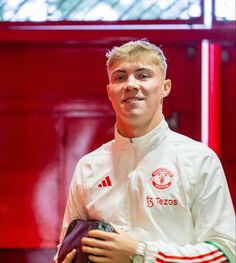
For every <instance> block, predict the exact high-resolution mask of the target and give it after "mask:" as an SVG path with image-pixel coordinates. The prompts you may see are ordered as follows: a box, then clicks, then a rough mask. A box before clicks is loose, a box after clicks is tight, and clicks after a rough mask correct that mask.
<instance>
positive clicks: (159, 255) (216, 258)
mask: <svg viewBox="0 0 236 263" xmlns="http://www.w3.org/2000/svg"><path fill="white" fill-rule="evenodd" d="M196 163H198V162H196ZM194 169H195V172H196V173H195V174H196V176H195V177H196V178H197V179H196V180H195V182H194V185H193V200H192V206H191V213H192V218H193V222H194V226H195V240H196V243H195V244H187V245H185V246H178V245H176V244H174V243H164V242H162V241H157V242H145V243H146V245H147V250H146V256H145V263H154V262H161V263H164V262H171V263H174V262H178V263H184V262H189V263H200V262H202V263H210V262H216V263H220V262H230V263H231V262H234V263H235V213H234V208H233V204H232V200H231V197H230V193H229V189H228V185H227V182H226V178H225V175H224V171H223V168H222V166H221V163H220V161H219V159H218V158H217V156H216V155H215V153H213V152H212V153H211V154H210V156H209V155H208V156H207V157H205V158H203V161H202V162H200V165H199V167H197V166H194Z"/></svg>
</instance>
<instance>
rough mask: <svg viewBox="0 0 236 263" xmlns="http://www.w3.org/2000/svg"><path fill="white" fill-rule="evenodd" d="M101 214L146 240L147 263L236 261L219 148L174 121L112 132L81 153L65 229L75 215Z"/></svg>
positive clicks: (91, 216)
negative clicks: (181, 130)
mask: <svg viewBox="0 0 236 263" xmlns="http://www.w3.org/2000/svg"><path fill="white" fill-rule="evenodd" d="M76 217H77V218H81V219H102V220H105V221H107V222H111V223H113V224H116V225H118V226H119V227H120V228H121V229H123V230H124V231H126V232H128V233H129V234H130V235H132V236H133V237H135V238H136V239H138V240H139V241H144V242H145V243H146V245H147V252H146V256H145V262H146V263H154V262H172V263H173V262H178V263H182V262H190V263H200V262H204V263H210V262H215V263H218V262H235V213H234V208H233V205H232V200H231V197H230V194H229V190H228V186H227V182H226V178H225V175H224V172H223V169H222V166H221V163H220V161H219V159H218V158H217V156H216V154H215V153H214V152H213V151H212V150H211V149H209V148H208V147H206V146H205V145H203V144H202V143H200V142H196V141H194V140H192V139H190V138H188V137H186V136H183V135H180V134H178V133H176V132H173V131H171V130H170V129H169V127H168V124H167V123H166V121H165V120H164V118H163V120H162V122H161V123H160V124H159V125H158V126H157V127H156V128H155V129H153V130H152V131H151V132H149V133H148V134H146V135H144V136H142V137H138V138H133V139H128V138H124V137H122V136H121V135H120V134H118V132H117V131H115V139H114V140H112V141H110V142H108V143H106V144H104V145H102V146H101V147H100V148H98V149H96V150H95V151H93V152H91V153H89V154H87V155H86V156H84V157H83V158H82V159H81V160H80V161H79V163H78V165H77V167H76V169H75V173H74V176H73V179H72V182H71V185H70V191H69V197H68V201H67V207H66V211H65V215H64V221H63V226H62V232H61V239H62V238H63V237H64V235H65V232H66V229H67V226H68V224H69V223H70V222H71V221H72V219H74V218H76Z"/></svg>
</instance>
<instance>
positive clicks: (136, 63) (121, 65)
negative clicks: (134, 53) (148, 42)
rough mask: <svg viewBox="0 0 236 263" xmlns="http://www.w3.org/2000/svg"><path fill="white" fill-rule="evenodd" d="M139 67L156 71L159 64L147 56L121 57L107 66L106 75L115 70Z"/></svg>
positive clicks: (137, 68) (121, 70) (122, 70)
mask: <svg viewBox="0 0 236 263" xmlns="http://www.w3.org/2000/svg"><path fill="white" fill-rule="evenodd" d="M140 69H143V70H150V71H157V69H159V66H158V65H156V64H154V63H153V62H151V61H150V59H148V58H142V59H137V58H136V59H134V58H133V59H122V60H117V61H115V62H114V63H113V65H112V66H111V67H109V68H108V75H109V76H111V75H112V74H114V73H116V72H129V71H137V70H140Z"/></svg>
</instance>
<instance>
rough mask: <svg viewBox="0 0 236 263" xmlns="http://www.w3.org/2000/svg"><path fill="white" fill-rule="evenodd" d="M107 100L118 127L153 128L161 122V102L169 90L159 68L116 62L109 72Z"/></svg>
mask: <svg viewBox="0 0 236 263" xmlns="http://www.w3.org/2000/svg"><path fill="white" fill-rule="evenodd" d="M108 76H109V81H110V83H109V85H108V86H107V90H108V97H109V99H110V101H111V103H112V106H113V108H114V110H115V112H116V116H117V125H118V127H122V126H123V125H126V126H127V125H135V126H136V127H137V126H140V127H142V126H145V127H149V130H151V129H152V128H154V127H155V126H156V125H157V124H158V123H159V122H160V121H161V119H162V102H163V98H164V97H166V96H167V95H168V94H169V92H170V89H171V82H170V80H165V77H164V73H163V71H162V70H161V69H160V67H159V66H157V65H154V64H150V63H148V62H145V61H137V60H130V61H118V62H116V63H114V64H113V66H112V67H111V68H110V69H108Z"/></svg>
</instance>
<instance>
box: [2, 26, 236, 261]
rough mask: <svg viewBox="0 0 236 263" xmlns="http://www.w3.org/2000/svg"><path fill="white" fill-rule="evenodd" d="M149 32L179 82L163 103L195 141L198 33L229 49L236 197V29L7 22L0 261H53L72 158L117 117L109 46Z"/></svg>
mask: <svg viewBox="0 0 236 263" xmlns="http://www.w3.org/2000/svg"><path fill="white" fill-rule="evenodd" d="M230 32H231V33H230ZM143 37H147V38H148V39H149V40H150V41H153V42H155V43H157V44H161V45H162V47H163V49H164V52H165V54H166V56H167V58H168V64H169V69H168V77H170V78H171V79H172V82H173V89H172V93H171V95H170V97H169V98H167V99H166V102H165V109H164V110H165V113H166V116H167V118H168V121H169V123H170V124H171V125H172V127H173V128H174V129H175V130H177V131H178V132H181V133H183V134H186V135H188V136H190V137H192V138H194V139H197V140H200V138H201V110H200V106H201V40H202V38H206V37H208V38H209V39H210V40H212V41H217V43H220V44H221V46H222V50H223V51H224V52H225V53H223V54H224V60H222V62H221V76H220V80H221V83H222V85H221V107H220V109H221V149H222V153H221V158H222V162H223V165H224V168H225V171H226V175H227V179H228V181H229V186H230V190H231V193H232V197H233V199H234V200H235V192H234V191H235V190H234V189H235V187H234V185H235V150H236V149H235V137H234V134H235V58H236V55H235V42H234V40H233V37H232V31H230V30H228V31H227V30H224V31H221V30H215V31H214V30H213V31H196V32H195V31H194V30H186V31H179V32H176V31H175V30H173V31H160V32H158V31H156V30H153V31H150V32H146V31H142V30H139V31H112V30H110V31H102V30H101V31H100V32H97V31H95V32H94V31H79V30H74V31H73V30H67V31H63V30H62V31H60V32H58V30H55V31H53V30H49V29H48V30H45V29H44V30H37V29H34V28H32V29H31V30H29V31H27V30H24V29H22V28H19V29H17V30H16V29H12V28H11V27H9V25H4V26H2V27H1V28H0V75H1V78H0V134H1V136H0V145H1V153H0V164H1V171H0V188H1V191H0V215H1V224H0V233H1V235H0V247H1V248H2V249H1V250H0V259H1V260H5V261H6V262H13V261H14V260H15V258H17V262H30V263H31V262H34V263H37V262H51V261H52V256H53V254H54V253H55V246H56V244H57V242H58V235H59V231H60V226H61V220H62V215H63V212H64V207H65V201H66V197H67V192H68V186H69V182H70V179H71V176H72V174H73V170H74V167H75V164H76V162H77V161H78V159H79V158H80V157H81V156H82V155H84V154H86V153H87V152H89V151H91V150H93V149H95V148H96V147H98V146H99V145H101V144H102V143H103V142H105V141H107V140H109V139H111V138H112V136H113V126H114V120H115V118H114V113H113V110H112V109H111V106H110V104H109V102H108V100H107V99H106V84H107V76H106V70H105V56H104V54H105V52H106V51H107V49H109V48H111V47H112V46H113V45H114V44H119V43H121V42H123V40H124V41H126V40H129V39H134V38H143ZM176 39H178V41H176ZM227 55H228V56H227ZM229 105H230V107H229ZM173 123H175V124H177V125H173ZM13 248H14V250H13ZM32 258H34V259H32Z"/></svg>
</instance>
